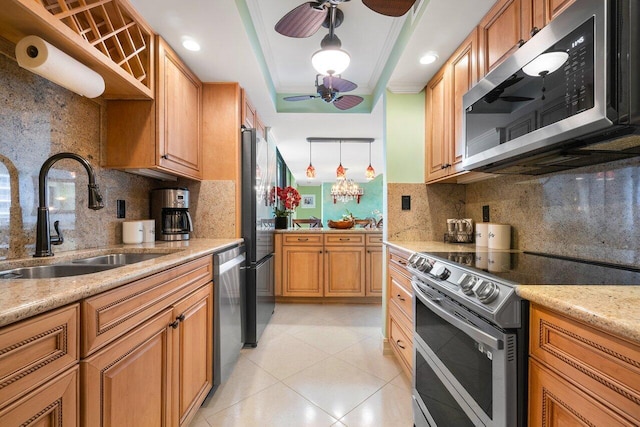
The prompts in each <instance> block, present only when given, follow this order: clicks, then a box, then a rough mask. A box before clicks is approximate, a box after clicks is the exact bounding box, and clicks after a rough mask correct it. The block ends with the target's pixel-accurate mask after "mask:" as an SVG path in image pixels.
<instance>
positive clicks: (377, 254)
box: [365, 246, 382, 296]
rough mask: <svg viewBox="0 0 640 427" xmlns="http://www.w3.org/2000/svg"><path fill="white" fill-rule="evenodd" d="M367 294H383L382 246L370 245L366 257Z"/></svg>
mask: <svg viewBox="0 0 640 427" xmlns="http://www.w3.org/2000/svg"><path fill="white" fill-rule="evenodd" d="M365 270H366V276H367V277H366V283H367V289H366V290H365V294H366V295H368V296H382V246H378V247H368V246H367V258H366V267H365Z"/></svg>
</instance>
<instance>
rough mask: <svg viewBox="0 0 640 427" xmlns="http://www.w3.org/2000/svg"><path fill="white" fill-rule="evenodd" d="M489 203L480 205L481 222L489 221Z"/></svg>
mask: <svg viewBox="0 0 640 427" xmlns="http://www.w3.org/2000/svg"><path fill="white" fill-rule="evenodd" d="M489 221H490V220H489V205H484V206H483V207H482V222H489Z"/></svg>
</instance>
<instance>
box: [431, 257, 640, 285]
mask: <svg viewBox="0 0 640 427" xmlns="http://www.w3.org/2000/svg"><path fill="white" fill-rule="evenodd" d="M425 254H426V255H432V256H435V257H438V258H442V259H443V260H447V261H451V262H454V263H458V264H461V265H463V266H465V267H472V268H475V269H478V270H483V271H485V272H487V273H489V274H491V275H494V276H497V277H499V278H501V279H505V280H509V281H511V282H515V283H518V284H521V285H640V268H636V267H631V266H628V267H627V266H617V265H614V264H607V263H597V262H594V261H588V260H580V259H576V258H568V257H560V256H556V255H547V254H540V253H535V252H519V253H509V252H489V251H477V252H425Z"/></svg>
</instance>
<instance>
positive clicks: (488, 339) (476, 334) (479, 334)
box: [411, 283, 504, 350]
mask: <svg viewBox="0 0 640 427" xmlns="http://www.w3.org/2000/svg"><path fill="white" fill-rule="evenodd" d="M411 286H412V287H413V292H414V294H415V297H416V298H418V299H419V300H420V301H422V302H423V303H424V305H426V306H427V307H428V308H429V309H430V310H431V311H433V312H434V313H435V314H437V315H438V316H440V317H441V318H442V319H443V320H445V321H446V322H449V323H451V324H452V325H453V326H455V327H456V328H458V329H460V330H461V331H462V332H464V333H465V334H467V335H469V336H470V337H471V338H473V339H475V340H477V341H479V342H481V343H482V344H485V345H488V346H489V347H491V348H494V349H496V350H502V349H503V348H504V343H503V341H502V340H500V339H497V338H495V337H492V336H491V335H489V334H487V333H486V332H483V331H481V330H478V329H476V328H475V327H473V326H471V325H470V324H469V323H467V322H465V321H463V320H461V319H459V318H457V317H454V316H452V315H451V314H449V313H447V312H446V311H445V310H444V309H443V308H442V307H440V305H439V304H438V302H439V301H440V299H439V298H434V299H432V298H429V296H428V295H426V294H425V293H424V292H423V291H422V290H421V289H420V288H419V287H418V286H417V285H416V284H415V283H412V284H411Z"/></svg>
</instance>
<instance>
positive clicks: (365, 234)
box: [275, 228, 382, 303]
mask: <svg viewBox="0 0 640 427" xmlns="http://www.w3.org/2000/svg"><path fill="white" fill-rule="evenodd" d="M275 252H276V269H275V277H276V278H275V283H276V285H275V287H276V289H275V294H276V300H277V301H282V302H293V301H305V300H306V301H315V302H317V301H319V298H320V299H324V300H325V301H330V302H363V303H368V302H373V303H379V302H380V301H381V297H382V268H381V265H382V231H381V230H380V229H368V228H352V229H348V230H342V229H331V228H291V229H287V230H276V234H275Z"/></svg>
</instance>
